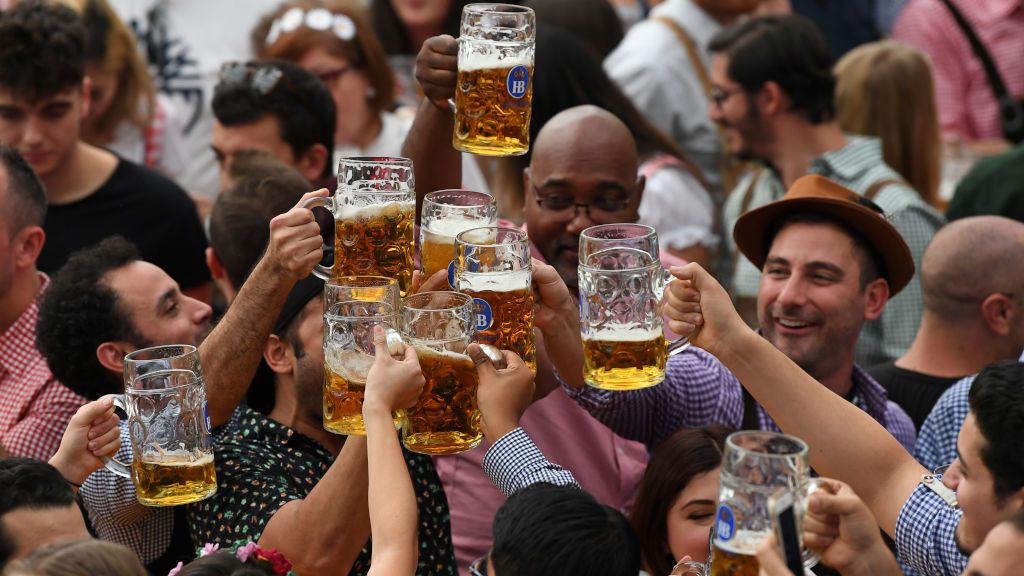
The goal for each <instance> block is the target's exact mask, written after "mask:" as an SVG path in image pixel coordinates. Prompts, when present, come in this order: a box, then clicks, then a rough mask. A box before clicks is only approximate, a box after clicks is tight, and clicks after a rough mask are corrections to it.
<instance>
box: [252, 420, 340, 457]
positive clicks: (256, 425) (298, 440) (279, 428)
mask: <svg viewBox="0 0 1024 576" xmlns="http://www.w3.org/2000/svg"><path fill="white" fill-rule="evenodd" d="M234 436H235V437H237V438H241V439H243V441H245V442H258V443H261V444H263V445H265V446H267V447H268V448H272V449H273V448H275V447H286V446H290V447H292V448H296V449H300V450H302V451H311V450H315V451H318V452H322V453H323V454H325V455H326V457H327V459H328V460H331V459H333V457H331V456H330V453H329V452H328V451H327V450H326V449H325V448H324V447H323V446H321V445H320V444H319V443H318V442H317V441H316V440H313V439H312V438H310V437H308V436H306V435H305V434H303V433H301V432H299V431H297V430H295V429H293V428H290V427H288V426H285V425H284V424H281V423H280V422H275V421H274V420H271V419H270V418H268V417H267V416H265V415H264V414H261V413H260V412H257V411H255V410H253V409H252V408H245V409H244V410H243V411H242V412H241V413H240V418H239V421H238V428H237V431H236V433H235V434H234Z"/></svg>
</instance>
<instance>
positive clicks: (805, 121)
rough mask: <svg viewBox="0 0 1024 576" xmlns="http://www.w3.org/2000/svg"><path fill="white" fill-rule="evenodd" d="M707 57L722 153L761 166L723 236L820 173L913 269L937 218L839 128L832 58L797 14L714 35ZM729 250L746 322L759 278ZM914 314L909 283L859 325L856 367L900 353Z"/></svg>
mask: <svg viewBox="0 0 1024 576" xmlns="http://www.w3.org/2000/svg"><path fill="white" fill-rule="evenodd" d="M711 52H712V57H711V84H712V101H713V103H712V105H711V118H712V119H713V120H715V121H716V122H718V123H719V124H720V125H721V126H722V127H723V128H724V136H725V140H726V146H727V148H728V149H729V152H731V153H733V154H735V155H737V156H739V157H741V158H743V159H748V160H759V161H761V162H763V163H764V164H766V167H765V168H763V169H761V170H758V171H755V172H754V173H752V175H751V176H750V177H749V178H747V179H746V181H742V182H740V184H739V185H738V186H737V187H736V189H735V190H734V191H733V193H732V194H731V195H730V196H729V199H728V200H727V201H726V205H725V211H724V213H725V217H724V225H725V230H732V228H733V226H734V225H735V223H736V220H737V219H738V218H739V217H740V216H741V215H742V214H743V213H745V212H748V211H750V210H752V209H754V208H757V207H759V206H763V205H765V204H767V203H768V202H772V201H774V200H778V199H779V198H781V197H782V194H783V192H784V191H785V190H786V189H788V188H789V187H790V186H792V185H793V183H794V182H795V181H796V180H797V179H798V178H800V177H801V176H803V175H805V174H820V175H822V176H825V177H827V178H829V179H831V180H835V181H836V182H838V183H839V184H841V185H843V186H845V187H846V188H849V189H850V190H853V191H854V192H856V193H858V194H860V195H861V196H864V197H865V198H868V199H869V200H873V201H874V202H876V203H877V204H878V205H879V206H880V207H881V208H882V209H883V210H884V211H885V213H886V215H887V216H888V217H889V219H890V221H891V222H892V225H893V226H894V227H895V228H896V230H898V231H899V233H900V234H901V235H902V236H903V239H904V240H905V241H906V243H907V246H908V247H909V248H910V253H911V255H912V256H913V259H914V262H915V263H917V264H918V268H920V263H921V259H922V257H923V255H924V250H925V248H926V247H927V246H928V242H929V241H930V240H931V238H932V236H933V235H934V234H935V231H936V230H938V229H939V228H940V227H941V226H942V224H943V223H944V220H943V218H942V216H941V215H940V214H939V213H938V212H936V211H935V209H933V208H932V207H930V206H929V205H928V204H927V203H926V202H925V201H924V200H923V199H922V198H921V196H920V195H919V194H918V193H917V192H915V191H914V190H913V189H911V188H910V187H909V186H908V185H907V184H906V183H905V182H903V181H902V180H901V179H900V176H899V174H898V173H897V172H896V171H894V170H893V169H892V168H890V167H889V166H887V165H886V164H885V162H884V160H883V159H882V150H881V144H880V143H879V141H878V140H877V139H874V138H864V137H860V136H852V135H849V134H844V133H843V131H842V130H841V129H840V128H839V124H838V123H837V122H836V118H835V105H834V94H833V93H834V89H835V78H834V76H833V74H832V64H833V62H832V56H831V55H830V53H829V49H828V46H827V45H826V44H825V40H824V39H823V38H822V37H821V33H820V32H818V30H817V29H816V28H815V27H814V24H812V23H811V22H810V21H808V20H807V19H805V18H803V17H800V16H765V17H760V18H753V19H750V20H747V21H745V22H743V23H741V24H738V25H736V26H734V27H732V28H727V29H725V30H723V31H722V32H720V33H719V34H717V35H716V36H715V37H714V38H713V39H712V41H711ZM907 105H908V106H913V105H914V103H913V102H908V103H907ZM726 236H727V238H728V235H726ZM730 244H731V243H730ZM729 248H730V250H731V251H732V252H733V253H734V256H735V258H736V266H734V270H735V272H734V274H733V277H732V288H733V292H734V295H735V296H736V298H737V307H738V308H739V310H740V313H741V314H742V315H743V317H744V318H745V319H747V321H748V323H751V324H753V323H754V316H755V310H756V305H755V298H756V296H757V286H758V278H759V276H760V274H761V271H760V270H758V269H757V268H756V267H754V266H753V265H751V263H750V262H749V261H748V260H747V259H746V258H743V256H742V255H740V254H737V253H736V251H735V244H731V245H730V246H729ZM921 310H922V301H921V284H920V281H919V279H917V278H913V279H911V281H910V284H909V285H908V286H907V288H906V289H905V290H903V292H902V293H901V294H900V295H899V297H896V298H894V299H893V302H891V303H890V305H889V306H887V307H886V310H885V313H884V314H882V315H881V317H879V318H875V319H871V320H870V321H868V322H866V323H865V324H864V331H863V333H862V334H861V338H860V341H859V342H858V343H857V354H856V359H857V361H858V362H860V363H861V364H863V365H865V366H869V365H873V364H877V363H880V362H886V361H889V360H894V359H895V358H898V357H900V356H902V355H903V353H904V352H906V350H907V348H908V347H909V346H910V343H911V342H912V341H913V339H914V335H915V334H916V333H917V328H918V326H919V325H920V323H921Z"/></svg>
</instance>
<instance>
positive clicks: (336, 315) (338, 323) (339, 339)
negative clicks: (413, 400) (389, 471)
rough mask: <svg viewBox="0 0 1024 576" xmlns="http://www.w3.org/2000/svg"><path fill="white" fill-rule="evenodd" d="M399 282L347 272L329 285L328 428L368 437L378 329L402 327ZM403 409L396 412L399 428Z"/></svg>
mask: <svg viewBox="0 0 1024 576" xmlns="http://www.w3.org/2000/svg"><path fill="white" fill-rule="evenodd" d="M398 305H399V297H398V282H397V281H396V280H395V279H394V278H385V277H383V276H343V277H341V278H336V279H334V280H331V281H329V282H327V284H326V285H325V286H324V416H323V418H324V429H325V430H327V431H328V432H333V433H335V434H358V435H365V434H366V427H365V426H364V424H363V393H364V392H365V390H366V375H367V373H368V372H369V371H370V366H372V365H373V360H374V356H375V350H374V346H373V327H374V326H377V325H380V326H383V327H384V328H385V329H387V328H393V327H396V326H397V325H398ZM402 418H403V411H397V412H396V413H395V414H394V419H395V428H400V427H401V425H402Z"/></svg>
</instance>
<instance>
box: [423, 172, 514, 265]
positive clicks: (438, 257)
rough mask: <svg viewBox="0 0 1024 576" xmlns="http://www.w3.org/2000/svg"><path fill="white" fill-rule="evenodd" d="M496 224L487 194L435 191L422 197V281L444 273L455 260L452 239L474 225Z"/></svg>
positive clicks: (495, 212)
mask: <svg viewBox="0 0 1024 576" xmlns="http://www.w3.org/2000/svg"><path fill="white" fill-rule="evenodd" d="M497 223H498V205H497V203H496V202H495V201H494V198H492V197H491V196H490V195H489V194H484V193H482V192H471V191H469V190H438V191H437V192H431V193H430V194H427V195H426V196H425V197H424V198H423V210H422V213H421V217H420V263H421V264H422V268H423V276H424V279H426V278H430V277H431V276H433V275H434V273H435V272H437V271H438V270H446V269H447V268H448V265H449V264H451V263H452V261H453V260H454V259H455V237H456V236H458V235H459V233H460V232H463V231H465V230H469V229H470V228H476V227H478V226H494V225H495V224H497Z"/></svg>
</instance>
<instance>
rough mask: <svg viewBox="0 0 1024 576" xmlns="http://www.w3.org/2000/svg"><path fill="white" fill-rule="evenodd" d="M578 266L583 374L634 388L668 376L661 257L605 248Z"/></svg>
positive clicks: (603, 383)
mask: <svg viewBox="0 0 1024 576" xmlns="http://www.w3.org/2000/svg"><path fill="white" fill-rule="evenodd" d="M588 260H589V265H584V264H583V263H582V262H581V263H580V266H579V294H580V331H581V335H582V337H583V379H584V381H585V382H586V383H587V384H589V385H590V386H593V387H595V388H603V389H606V390H636V389H639V388H646V387H648V386H654V385H655V384H658V383H660V382H661V381H662V380H664V379H665V362H666V360H667V359H668V351H667V348H666V344H665V336H664V333H663V332H662V319H661V307H660V302H661V297H662V294H664V291H665V286H666V285H667V278H666V275H665V271H664V269H663V268H662V267H661V263H660V262H659V261H654V262H653V263H652V262H651V260H650V255H649V254H647V253H646V252H644V251H642V250H637V249H634V248H606V249H604V250H601V251H599V252H595V253H593V254H591V255H590V257H589V258H588Z"/></svg>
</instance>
